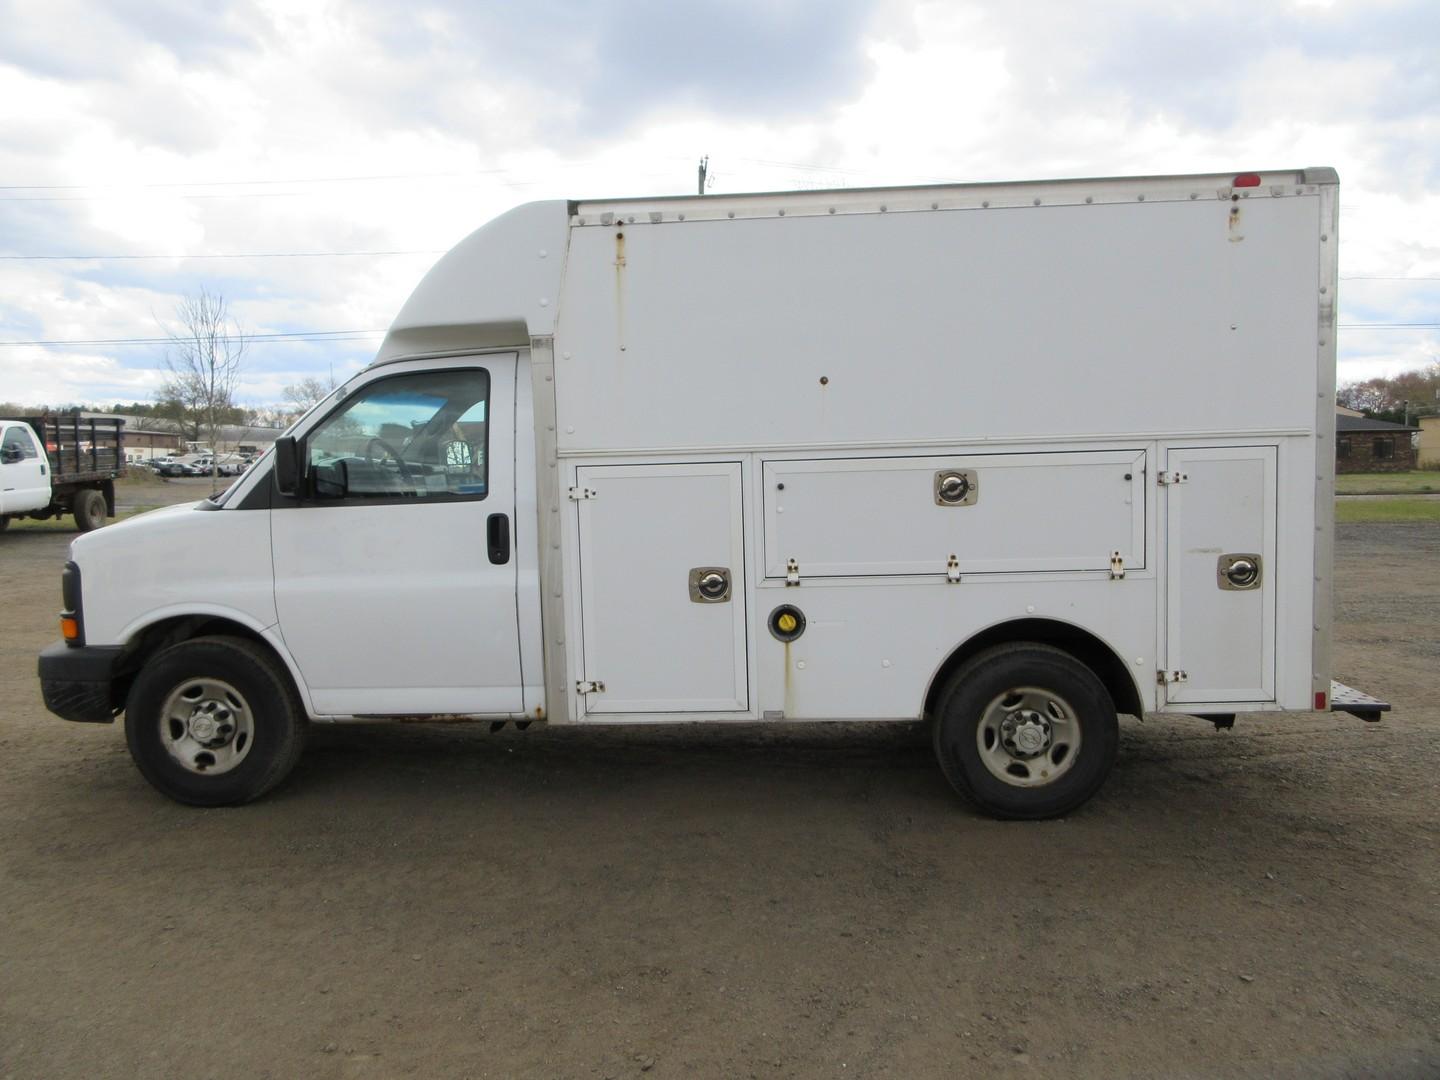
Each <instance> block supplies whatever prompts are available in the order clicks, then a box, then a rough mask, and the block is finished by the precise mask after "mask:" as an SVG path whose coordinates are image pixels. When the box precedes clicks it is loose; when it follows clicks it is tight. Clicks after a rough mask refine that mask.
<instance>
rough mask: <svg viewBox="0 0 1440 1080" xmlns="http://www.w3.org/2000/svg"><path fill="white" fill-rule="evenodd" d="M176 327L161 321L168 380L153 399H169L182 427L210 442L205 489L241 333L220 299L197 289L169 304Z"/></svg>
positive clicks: (234, 378)
mask: <svg viewBox="0 0 1440 1080" xmlns="http://www.w3.org/2000/svg"><path fill="white" fill-rule="evenodd" d="M175 321H176V323H178V324H179V325H178V326H166V325H164V324H162V326H163V329H164V330H165V334H166V336H167V337H168V338H169V339H170V345H169V347H168V348H167V349H166V355H165V367H166V368H167V369H168V370H169V372H170V378H169V379H167V380H166V381H165V383H164V384H163V385H162V386H161V387H160V390H159V393H158V394H157V400H159V401H161V402H164V403H173V405H174V406H175V407H176V409H177V411H178V412H179V413H180V415H181V417H182V423H183V425H184V426H185V427H186V428H188V429H189V430H191V431H194V432H196V433H197V435H198V434H199V433H200V432H201V431H204V432H205V433H206V434H207V435H208V437H209V443H210V480H211V489H212V490H214V489H215V488H217V487H218V486H219V475H220V472H219V469H220V466H219V458H218V457H217V456H216V455H217V454H218V452H219V445H220V425H221V423H222V421H223V420H224V418H225V415H226V414H227V413H229V412H230V411H231V409H232V399H233V397H234V394H235V387H236V384H237V383H238V382H239V380H240V368H241V362H242V361H243V359H244V356H245V347H246V340H245V332H244V331H243V330H242V329H241V328H240V325H239V323H238V322H236V321H235V319H234V318H233V317H232V316H231V314H230V308H229V305H228V304H227V303H226V302H225V297H224V296H221V295H220V294H218V293H212V292H209V291H208V290H207V289H205V288H203V287H202V288H201V290H200V292H199V293H198V294H196V295H186V296H185V297H184V298H183V299H182V300H181V301H180V303H179V304H177V305H176V307H175Z"/></svg>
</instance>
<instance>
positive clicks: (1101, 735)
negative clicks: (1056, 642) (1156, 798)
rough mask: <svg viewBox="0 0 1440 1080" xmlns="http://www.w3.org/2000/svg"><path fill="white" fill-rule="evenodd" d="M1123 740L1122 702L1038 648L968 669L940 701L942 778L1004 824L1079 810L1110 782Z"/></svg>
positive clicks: (1076, 665)
mask: <svg viewBox="0 0 1440 1080" xmlns="http://www.w3.org/2000/svg"><path fill="white" fill-rule="evenodd" d="M1119 741H1120V729H1119V721H1118V719H1117V717H1116V714H1115V703H1114V701H1113V700H1111V697H1110V693H1109V691H1107V690H1106V689H1105V686H1104V685H1103V684H1102V683H1101V682H1100V680H1099V679H1098V678H1096V677H1095V674H1094V672H1092V671H1091V670H1090V669H1089V668H1087V667H1086V666H1085V665H1084V664H1082V663H1080V662H1079V661H1078V660H1076V659H1075V658H1074V657H1072V656H1071V655H1070V654H1069V653H1066V652H1063V651H1062V650H1060V649H1056V648H1054V647H1052V646H1049V645H1042V644H1039V643H1032V642H1018V643H1013V644H1009V645H999V646H996V647H994V648H992V649H987V650H985V651H984V652H982V653H979V654H978V655H976V656H973V657H971V658H970V659H969V660H967V661H966V662H965V663H964V664H963V665H962V666H961V667H960V669H959V670H958V671H956V672H955V674H954V675H953V676H951V678H950V681H949V683H948V684H947V686H946V688H945V690H944V691H943V692H942V693H941V695H940V700H939V706H938V708H937V710H936V715H935V719H934V743H935V756H936V758H937V759H938V761H939V763H940V769H941V771H942V772H943V773H944V774H945V778H946V779H947V780H949V781H950V785H951V786H952V787H953V788H954V789H955V790H956V791H957V792H959V793H960V794H961V795H962V796H964V797H965V798H966V799H968V800H969V801H970V802H972V803H974V804H975V805H976V806H978V807H979V808H980V809H981V810H984V811H985V812H986V813H988V814H991V815H993V816H994V817H1000V818H1020V819H1027V820H1033V819H1037V818H1048V817H1058V816H1059V815H1061V814H1066V813H1069V812H1070V811H1071V810H1074V809H1075V808H1076V807H1077V806H1080V805H1081V804H1082V803H1084V802H1085V801H1086V800H1087V799H1089V798H1090V797H1091V796H1092V795H1094V794H1095V792H1097V791H1099V790H1100V787H1101V785H1102V784H1104V783H1105V778H1106V777H1107V776H1109V775H1110V769H1111V767H1112V766H1113V765H1114V764H1115V756H1116V751H1117V749H1118V747H1119Z"/></svg>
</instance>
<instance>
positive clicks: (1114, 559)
mask: <svg viewBox="0 0 1440 1080" xmlns="http://www.w3.org/2000/svg"><path fill="white" fill-rule="evenodd" d="M1124 576H1125V558H1124V556H1122V555H1121V554H1120V553H1119V552H1118V551H1112V552H1111V553H1110V580H1111V581H1119V580H1120V579H1121V578H1123V577H1124Z"/></svg>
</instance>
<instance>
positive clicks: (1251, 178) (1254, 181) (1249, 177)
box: [1230, 172, 1260, 187]
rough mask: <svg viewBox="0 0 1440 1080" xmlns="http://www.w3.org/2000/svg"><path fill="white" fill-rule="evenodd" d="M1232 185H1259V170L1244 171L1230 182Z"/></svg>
mask: <svg viewBox="0 0 1440 1080" xmlns="http://www.w3.org/2000/svg"><path fill="white" fill-rule="evenodd" d="M1230 186H1231V187H1259V186H1260V174H1259V173H1258V172H1242V173H1241V174H1240V175H1239V176H1237V177H1235V179H1234V180H1232V181H1231V182H1230Z"/></svg>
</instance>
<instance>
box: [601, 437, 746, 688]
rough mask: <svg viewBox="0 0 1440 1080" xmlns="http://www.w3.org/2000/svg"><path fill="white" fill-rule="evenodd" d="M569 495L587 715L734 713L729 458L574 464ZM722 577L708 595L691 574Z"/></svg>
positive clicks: (737, 505) (738, 510)
mask: <svg viewBox="0 0 1440 1080" xmlns="http://www.w3.org/2000/svg"><path fill="white" fill-rule="evenodd" d="M577 475H578V478H579V482H580V486H581V487H582V488H583V489H584V490H585V491H586V492H587V493H592V494H593V497H591V496H588V495H587V497H585V498H582V499H580V500H578V501H577V503H576V514H577V519H578V525H579V538H580V561H579V566H580V593H581V601H580V602H581V628H582V641H583V650H584V652H583V664H584V670H585V671H586V672H587V673H593V674H587V679H588V680H591V681H601V682H603V683H604V687H605V688H604V691H603V692H595V693H591V694H586V695H584V698H585V708H586V712H587V713H676V712H696V713H726V712H729V713H744V712H745V710H746V709H747V708H748V706H749V665H748V662H747V657H746V634H747V626H746V617H745V613H746V602H745V601H746V592H747V590H746V589H744V588H743V587H742V586H743V583H744V582H745V580H746V572H745V551H744V548H745V542H744V527H743V511H742V498H741V466H740V464H739V463H738V462H695V463H690V464H656V465H614V466H605V465H585V466H581V467H580V468H579V469H578V470H577ZM702 573H703V574H715V575H718V577H719V578H720V579H724V580H725V581H726V583H727V584H726V586H725V588H724V589H723V594H722V595H720V596H717V597H716V598H715V599H714V600H710V599H708V598H706V597H705V596H703V595H702V594H700V593H699V592H698V591H697V581H698V578H699V577H700V576H701V575H702Z"/></svg>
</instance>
